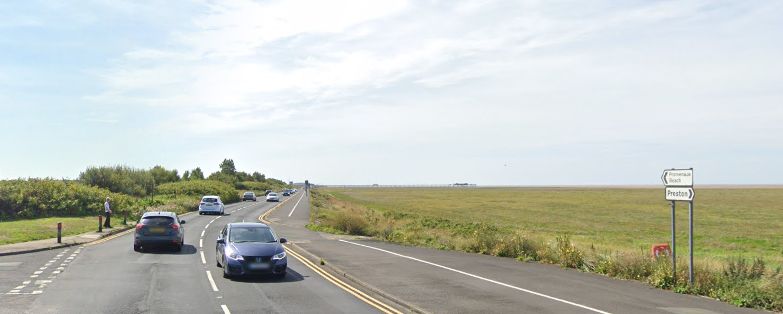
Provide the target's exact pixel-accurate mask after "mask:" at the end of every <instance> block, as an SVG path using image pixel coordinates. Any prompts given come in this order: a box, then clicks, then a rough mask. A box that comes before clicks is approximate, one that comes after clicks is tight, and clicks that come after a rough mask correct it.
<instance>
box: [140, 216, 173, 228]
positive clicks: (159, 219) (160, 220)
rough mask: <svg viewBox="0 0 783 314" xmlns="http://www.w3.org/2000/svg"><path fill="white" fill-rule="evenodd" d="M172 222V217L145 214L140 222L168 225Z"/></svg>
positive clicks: (151, 224)
mask: <svg viewBox="0 0 783 314" xmlns="http://www.w3.org/2000/svg"><path fill="white" fill-rule="evenodd" d="M173 223H174V218H172V217H166V216H147V217H144V218H141V224H143V225H146V226H168V225H170V224H173Z"/></svg>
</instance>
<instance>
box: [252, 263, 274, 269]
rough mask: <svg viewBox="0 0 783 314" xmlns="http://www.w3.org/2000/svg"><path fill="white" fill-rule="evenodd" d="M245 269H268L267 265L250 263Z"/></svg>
mask: <svg viewBox="0 0 783 314" xmlns="http://www.w3.org/2000/svg"><path fill="white" fill-rule="evenodd" d="M247 267H248V268H250V269H253V270H262V269H269V263H252V264H250V265H248V266H247Z"/></svg>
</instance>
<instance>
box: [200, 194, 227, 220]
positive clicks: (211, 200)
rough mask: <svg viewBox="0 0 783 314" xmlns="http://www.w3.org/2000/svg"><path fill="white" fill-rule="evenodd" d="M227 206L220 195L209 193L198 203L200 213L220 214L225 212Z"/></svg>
mask: <svg viewBox="0 0 783 314" xmlns="http://www.w3.org/2000/svg"><path fill="white" fill-rule="evenodd" d="M225 210H226V209H225V207H224V206H223V201H222V200H220V196H215V195H207V196H204V197H202V198H201V202H200V203H198V214H199V215H203V214H219V215H223V214H224V213H225Z"/></svg>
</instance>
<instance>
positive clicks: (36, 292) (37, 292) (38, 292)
mask: <svg viewBox="0 0 783 314" xmlns="http://www.w3.org/2000/svg"><path fill="white" fill-rule="evenodd" d="M41 293H43V291H41V290H35V291H33V294H41Z"/></svg>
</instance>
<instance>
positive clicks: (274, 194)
mask: <svg viewBox="0 0 783 314" xmlns="http://www.w3.org/2000/svg"><path fill="white" fill-rule="evenodd" d="M269 196H277V193H269Z"/></svg>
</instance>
